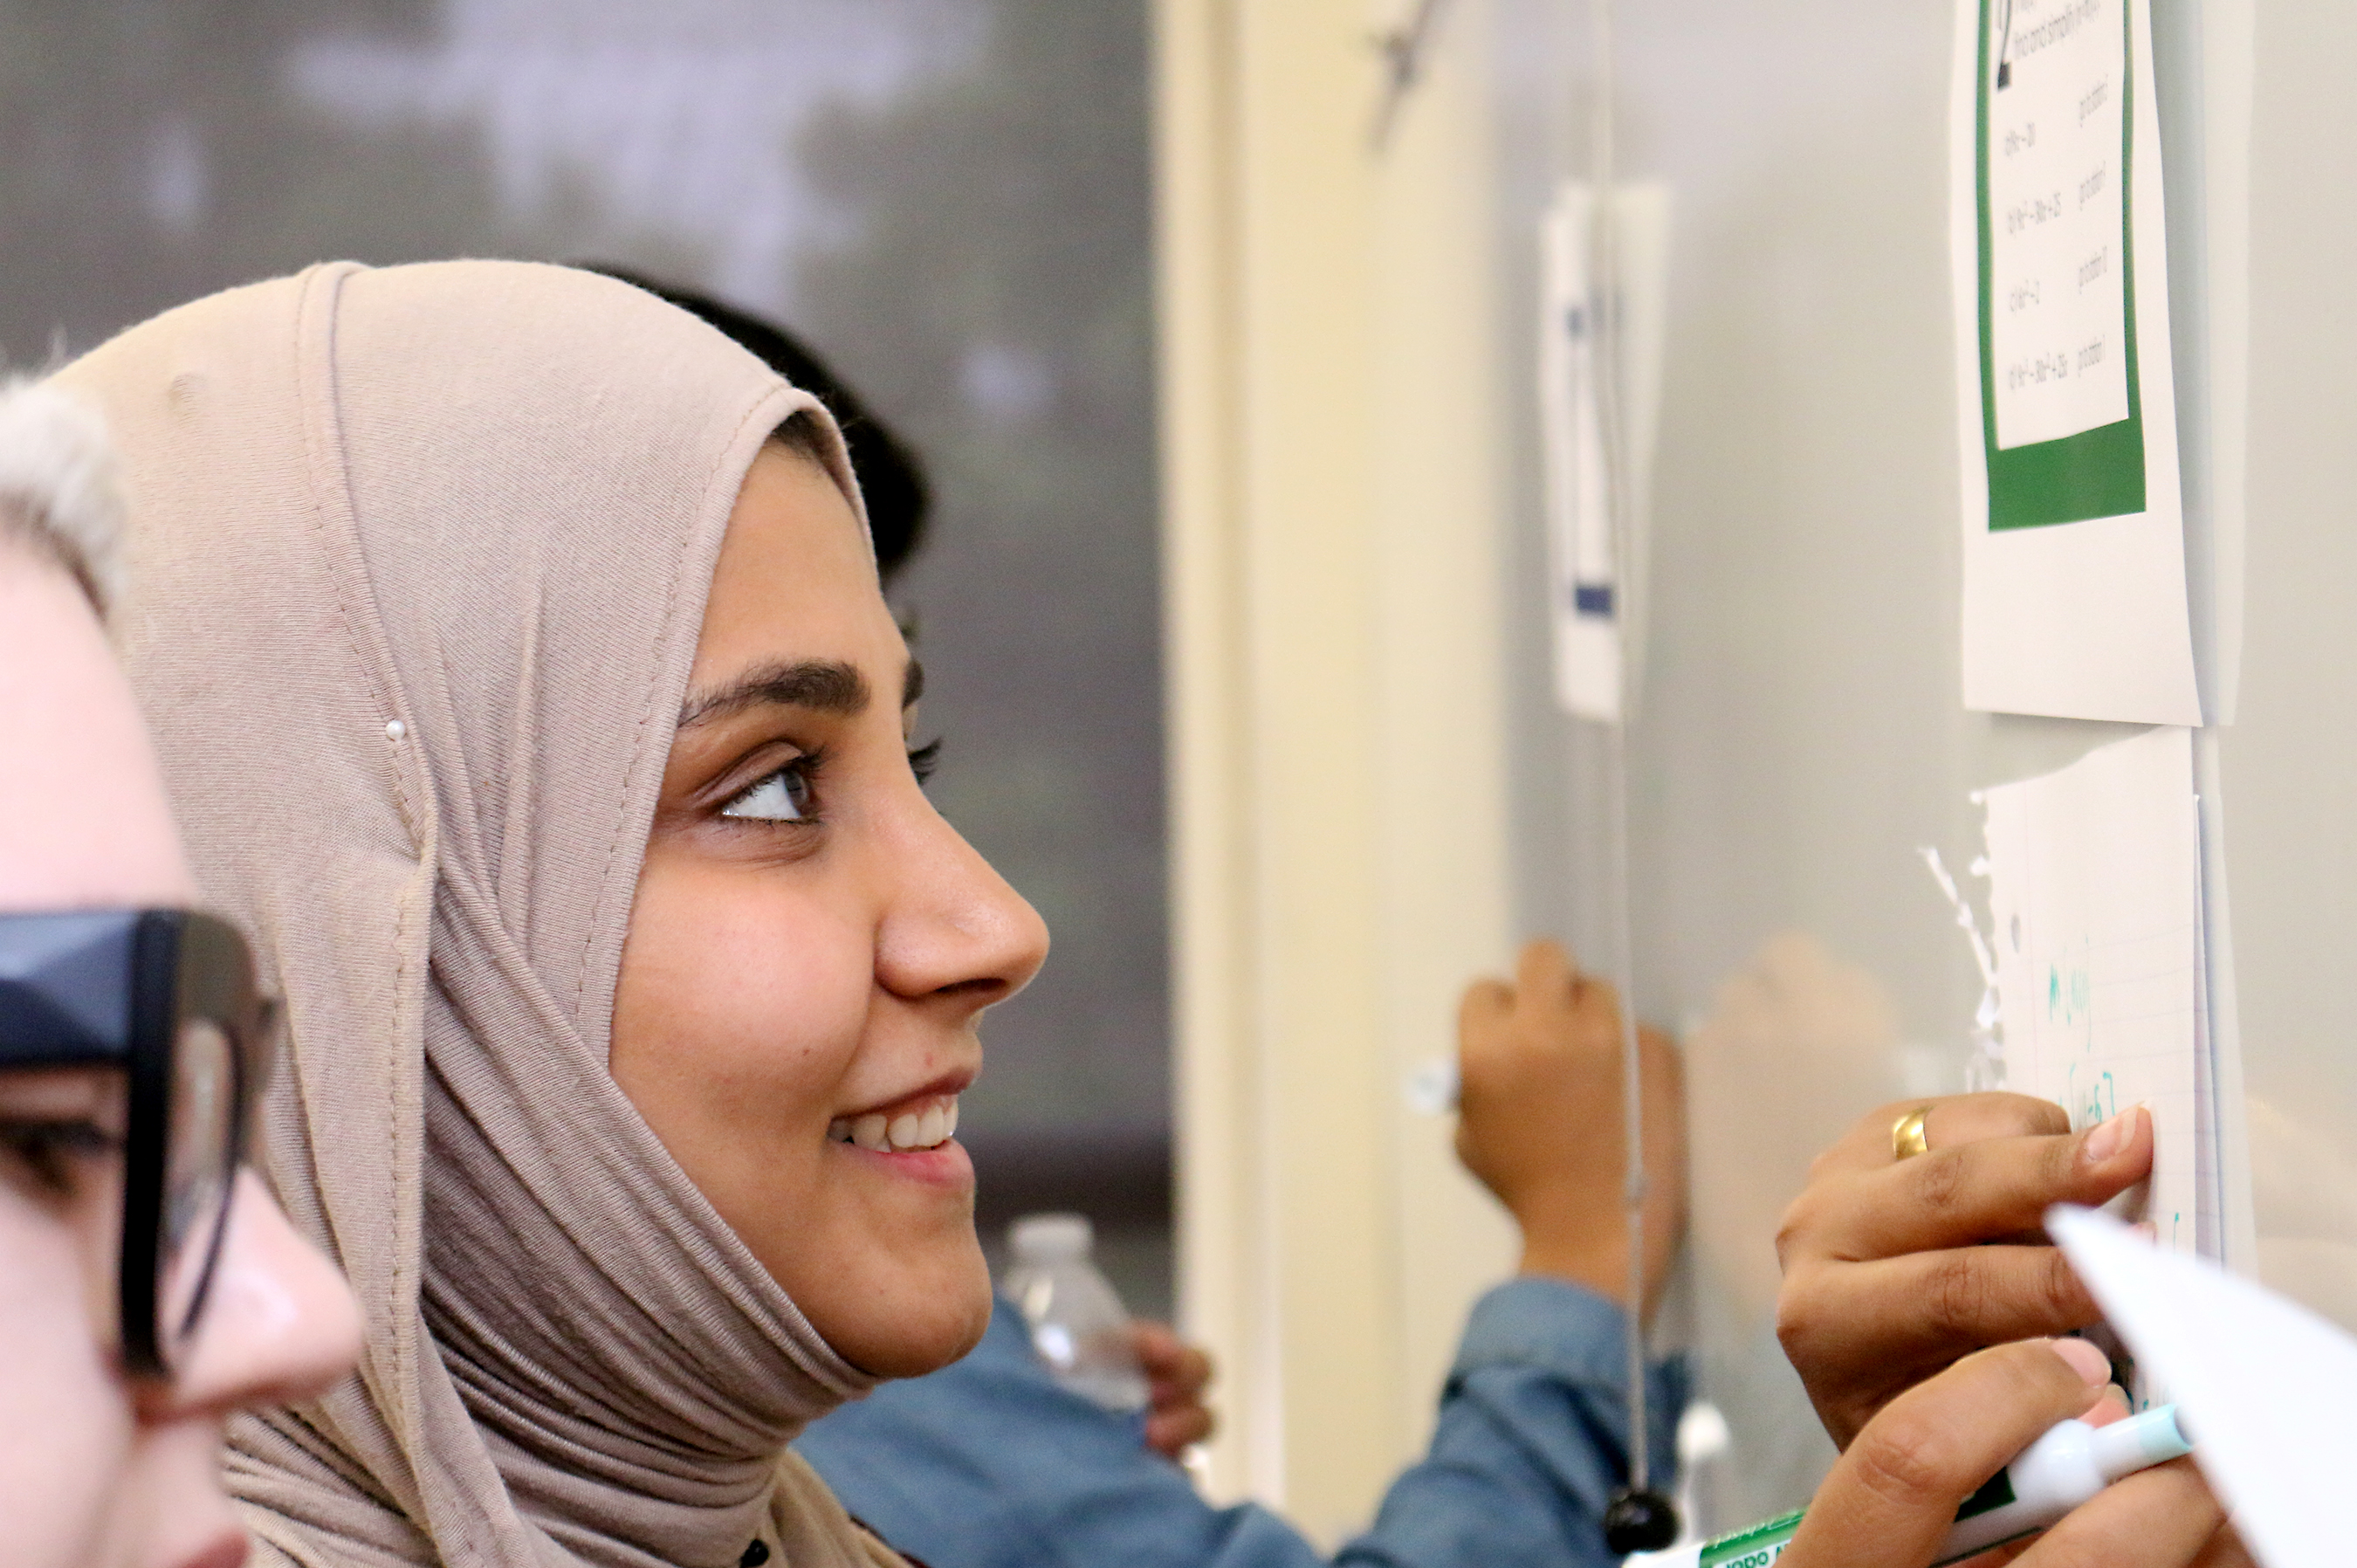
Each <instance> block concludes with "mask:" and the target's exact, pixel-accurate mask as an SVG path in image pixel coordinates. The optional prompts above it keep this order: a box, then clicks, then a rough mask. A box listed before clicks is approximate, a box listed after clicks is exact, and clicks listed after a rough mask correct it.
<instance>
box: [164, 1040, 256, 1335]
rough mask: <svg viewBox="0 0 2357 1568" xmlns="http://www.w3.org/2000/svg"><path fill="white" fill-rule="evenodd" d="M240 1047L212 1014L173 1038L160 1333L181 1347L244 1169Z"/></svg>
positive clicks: (206, 1283) (199, 1305) (203, 1291)
mask: <svg viewBox="0 0 2357 1568" xmlns="http://www.w3.org/2000/svg"><path fill="white" fill-rule="evenodd" d="M237 1072H238V1061H237V1048H236V1047H235V1045H234V1044H232V1042H231V1039H230V1037H229V1036H228V1035H227V1034H226V1033H225V1032H224V1031H223V1030H222V1029H221V1026H220V1025H219V1024H217V1023H215V1022H214V1021H212V1020H211V1019H210V1018H189V1019H187V1020H184V1021H183V1022H182V1023H181V1025H180V1026H179V1034H178V1038H177V1039H176V1040H175V1041H174V1042H173V1053H172V1103H171V1115H170V1122H169V1126H170V1133H169V1137H168V1140H167V1144H166V1155H165V1167H164V1195H163V1197H164V1203H163V1216H162V1219H163V1223H162V1226H161V1234H160V1235H159V1236H158V1237H157V1239H156V1240H157V1244H158V1246H159V1248H160V1249H161V1252H162V1256H161V1257H160V1258H159V1259H158V1260H157V1262H158V1263H159V1265H160V1268H159V1273H158V1276H157V1277H158V1283H159V1287H160V1288H159V1289H158V1290H157V1292H156V1340H157V1342H158V1344H159V1345H163V1346H167V1347H177V1346H178V1344H179V1343H180V1342H181V1341H182V1340H183V1339H184V1338H185V1337H187V1335H188V1331H189V1329H190V1328H191V1327H193V1326H195V1323H196V1320H197V1316H198V1314H199V1311H200V1310H201V1309H202V1307H203V1305H204V1301H205V1294H206V1291H207V1289H208V1288H209V1286H210V1283H211V1280H212V1273H213V1270H214V1266H215V1264H216V1262H218V1260H219V1256H220V1251H221V1231H222V1229H223V1227H224V1226H225V1225H226V1224H227V1222H228V1219H229V1206H230V1199H231V1189H232V1185H233V1183H234V1180H235V1176H236V1160H237V1114H238V1112H237V1107H238V1083H237Z"/></svg>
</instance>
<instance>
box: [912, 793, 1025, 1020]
mask: <svg viewBox="0 0 2357 1568" xmlns="http://www.w3.org/2000/svg"><path fill="white" fill-rule="evenodd" d="M914 828H915V836H916V837H917V839H918V840H919V843H918V844H917V845H916V846H912V847H915V848H916V850H917V853H916V854H911V855H909V857H908V860H907V862H906V863H905V865H906V872H905V874H904V875H902V876H901V877H900V878H899V891H898V897H895V898H894V900H893V903H892V906H891V908H888V910H887V912H886V915H885V918H884V924H883V929H881V931H879V932H878V934H877V955H876V970H877V978H878V979H879V980H880V981H881V982H882V983H883V984H884V985H885V987H886V988H887V989H888V990H890V991H892V992H893V993H896V994H898V995H900V996H905V997H909V998H910V999H915V998H918V997H923V996H933V995H949V996H955V997H958V998H961V999H962V1000H963V1001H964V1002H966V1003H968V1004H970V1005H971V1007H972V1008H973V1009H974V1010H977V1011H978V1010H979V1009H981V1008H983V1007H986V1006H988V1005H990V1004H992V1003H995V1002H1004V1001H1006V998H1008V997H1010V996H1012V995H1014V994H1015V993H1017V992H1018V991H1020V990H1022V989H1023V988H1024V987H1025V986H1026V985H1028V984H1029V983H1031V977H1032V976H1033V975H1035V974H1037V973H1039V966H1040V964H1042V963H1043V962H1045V961H1047V957H1048V923H1047V922H1046V921H1045V920H1042V919H1041V918H1039V911H1038V910H1037V909H1034V908H1031V905H1030V903H1029V901H1028V900H1027V899H1026V898H1025V897H1023V895H1021V894H1020V893H1017V891H1015V889H1014V888H1013V887H1011V886H1008V885H1007V882H1006V878H1005V877H1003V876H1001V875H998V873H997V871H996V869H994V868H993V867H992V865H991V864H990V863H989V862H988V861H986V860H985V859H983V858H982V856H981V855H980V854H976V853H975V851H974V846H973V845H971V844H969V843H966V842H965V840H964V839H963V838H962V837H960V836H959V834H958V832H957V830H956V829H955V828H952V827H951V826H950V825H949V823H948V822H946V821H944V820H943V819H942V817H941V816H940V815H939V813H937V812H935V811H933V810H932V809H931V806H930V805H927V806H925V807H924V808H923V812H922V817H921V819H920V821H919V822H917V823H916V824H914Z"/></svg>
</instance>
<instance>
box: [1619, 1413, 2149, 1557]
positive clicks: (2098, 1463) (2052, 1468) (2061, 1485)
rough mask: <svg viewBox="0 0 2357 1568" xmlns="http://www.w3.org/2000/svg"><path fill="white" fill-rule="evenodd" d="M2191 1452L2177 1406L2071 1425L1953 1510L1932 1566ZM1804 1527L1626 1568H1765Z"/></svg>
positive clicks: (1738, 1536) (1781, 1523)
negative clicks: (2102, 1423) (2108, 1422)
mask: <svg viewBox="0 0 2357 1568" xmlns="http://www.w3.org/2000/svg"><path fill="white" fill-rule="evenodd" d="M2191 1452H2193V1446H2192V1444H2190V1443H2188V1442H2186V1441H2185V1433H2184V1431H2183V1429H2181V1428H2180V1427H2179V1425H2178V1424H2177V1407H2176V1406H2175V1405H2173V1404H2171V1405H2163V1406H2161V1407H2160V1408H2159V1409H2158V1410H2148V1411H2147V1412H2144V1413H2143V1414H2142V1415H2132V1416H2130V1417H2128V1418H2127V1419H2126V1420H2125V1421H2115V1422H2114V1423H2112V1424H2111V1425H2109V1426H2089V1425H2088V1424H2087V1423H2085V1422H2083V1421H2066V1422H2064V1423H2061V1425H2060V1426H2057V1427H2055V1428H2053V1429H2052V1430H2051V1431H2050V1432H2048V1433H2047V1434H2046V1435H2045V1436H2043V1437H2041V1438H2040V1439H2039V1440H2038V1441H2037V1442H2035V1443H2033V1444H2030V1445H2029V1447H2027V1448H2025V1449H2023V1450H2022V1451H2021V1452H2020V1453H2019V1454H2018V1455H2016V1456H2015V1457H2014V1461H2013V1463H2012V1464H2010V1465H2007V1466H2006V1467H2005V1468H2004V1469H2002V1470H1999V1471H1998V1472H1997V1473H1996V1475H1994V1476H1992V1477H1989V1479H1988V1484H1987V1485H1986V1486H1985V1487H1982V1488H1981V1489H1980V1490H1979V1491H1977V1492H1975V1493H1974V1494H1973V1495H1972V1496H1971V1497H1969V1498H1965V1499H1964V1507H1962V1508H1960V1509H1957V1510H1956V1523H1955V1528H1953V1530H1949V1531H1948V1539H1947V1540H1946V1541H1943V1542H1942V1543H1941V1545H1940V1555H1939V1556H1938V1557H1936V1558H1934V1559H1933V1560H1932V1562H1933V1564H1934V1568H1937V1565H1938V1564H1939V1563H1955V1562H1959V1561H1961V1560H1963V1559H1964V1558H1966V1557H1970V1556H1972V1555H1973V1554H1974V1553H1975V1552H1986V1551H1987V1550H1988V1549H1989V1548H1990V1547H1992V1546H2001V1545H2003V1544H2004V1543H2005V1542H2007V1541H2018V1540H2019V1539H2020V1538H2021V1537H2023V1536H2025V1535H2035V1534H2037V1533H2038V1532H2039V1531H2040V1530H2044V1529H2045V1528H2046V1527H2047V1526H2049V1525H2050V1524H2053V1523H2055V1522H2056V1521H2058V1520H2061V1518H2062V1516H2063V1515H2064V1514H2067V1513H2069V1512H2070V1511H2071V1510H2072V1509H2075V1508H2077V1507H2078V1506H2079V1505H2080V1504H2081V1503H2083V1502H2085V1501H2087V1500H2088V1499H2089V1498H2093V1496H2094V1495H2095V1494H2096V1493H2098V1492H2100V1491H2102V1490H2103V1489H2104V1487H2108V1486H2110V1485H2111V1484H2112V1483H2113V1482H2114V1481H2116V1480H2118V1479H2119V1478H2120V1477H2123V1476H2133V1475H2135V1474H2136V1472H2137V1471H2138V1470H2143V1469H2147V1468H2149V1467H2150V1466H2154V1465H2158V1464H2163V1463H2165V1462H2167V1461H2168V1460H2170V1459H2175V1458H2179V1457H2180V1456H2182V1455H2187V1454H2190V1453H2191ZM1800 1528H1801V1515H1800V1514H1799V1513H1797V1512H1794V1513H1788V1514H1786V1515H1784V1516H1783V1517H1782V1518H1781V1519H1771V1520H1768V1521H1767V1522H1766V1523H1764V1524H1755V1525H1753V1526H1752V1527H1751V1528H1750V1529H1749V1530H1737V1531H1736V1532H1735V1533H1734V1534H1733V1535H1722V1536H1720V1537H1719V1538H1718V1539H1717V1540H1716V1541H1702V1542H1700V1543H1698V1544H1696V1545H1693V1546H1674V1547H1672V1548H1670V1549H1669V1550H1668V1551H1667V1552H1638V1553H1636V1554H1635V1555H1634V1556H1631V1558H1630V1559H1629V1560H1628V1565H1627V1568H1767V1564H1769V1563H1773V1562H1775V1561H1776V1559H1778V1558H1779V1557H1781V1556H1782V1555H1784V1548H1786V1547H1787V1546H1790V1545H1791V1544H1792V1536H1793V1533H1794V1532H1795V1531H1796V1530H1799V1529H1800Z"/></svg>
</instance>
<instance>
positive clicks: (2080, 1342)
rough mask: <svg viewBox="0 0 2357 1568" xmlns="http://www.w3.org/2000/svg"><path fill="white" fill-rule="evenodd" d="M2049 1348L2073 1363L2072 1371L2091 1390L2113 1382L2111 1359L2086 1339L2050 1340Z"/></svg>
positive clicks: (2048, 1342)
mask: <svg viewBox="0 0 2357 1568" xmlns="http://www.w3.org/2000/svg"><path fill="white" fill-rule="evenodd" d="M2046 1344H2047V1347H2048V1348H2050V1349H2051V1350H2052V1351H2053V1352H2054V1353H2055V1354H2056V1355H2057V1356H2060V1357H2061V1358H2062V1359H2064V1360H2065V1361H2068V1362H2070V1363H2071V1369H2072V1371H2074V1372H2076V1373H2078V1374H2079V1379H2080V1380H2081V1381H2082V1382H2083V1383H2085V1384H2086V1385H2087V1386H2088V1387H2089V1388H2091V1389H2093V1388H2100V1387H2102V1386H2103V1385H2104V1384H2105V1383H2108V1382H2110V1381H2111V1380H2112V1361H2111V1358H2110V1357H2108V1356H2106V1355H2104V1353H2103V1352H2102V1351H2101V1350H2098V1349H2096V1348H2094V1347H2093V1345H2090V1344H2088V1343H2087V1342H2086V1341H2085V1340H2084V1339H2049V1340H2048V1341H2047V1342H2046Z"/></svg>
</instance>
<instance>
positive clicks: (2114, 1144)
mask: <svg viewBox="0 0 2357 1568" xmlns="http://www.w3.org/2000/svg"><path fill="white" fill-rule="evenodd" d="M2140 1109H2142V1107H2140V1106H2135V1105H2131V1106H2129V1107H2128V1108H2127V1109H2126V1111H2123V1112H2120V1113H2119V1114H2118V1115H2116V1116H2115V1117H2113V1118H2112V1119H2111V1120H2110V1121H2108V1122H2104V1124H2103V1125H2102V1126H2100V1127H2098V1128H2096V1129H2095V1130H2094V1131H2093V1132H2092V1133H2088V1134H2087V1142H2086V1143H2085V1144H2083V1148H2084V1149H2085V1151H2086V1155H2087V1163H2088V1164H2089V1165H2102V1164H2103V1163H2104V1161H2105V1160H2108V1159H2110V1158H2111V1157H2112V1156H2113V1155H2116V1154H2118V1153H2119V1152H2120V1150H2121V1149H2122V1148H2123V1147H2125V1146H2126V1144H2127V1141H2128V1133H2129V1131H2130V1130H2131V1129H2132V1128H2134V1127H2135V1125H2136V1112H2137V1111H2139V1110H2140Z"/></svg>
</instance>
